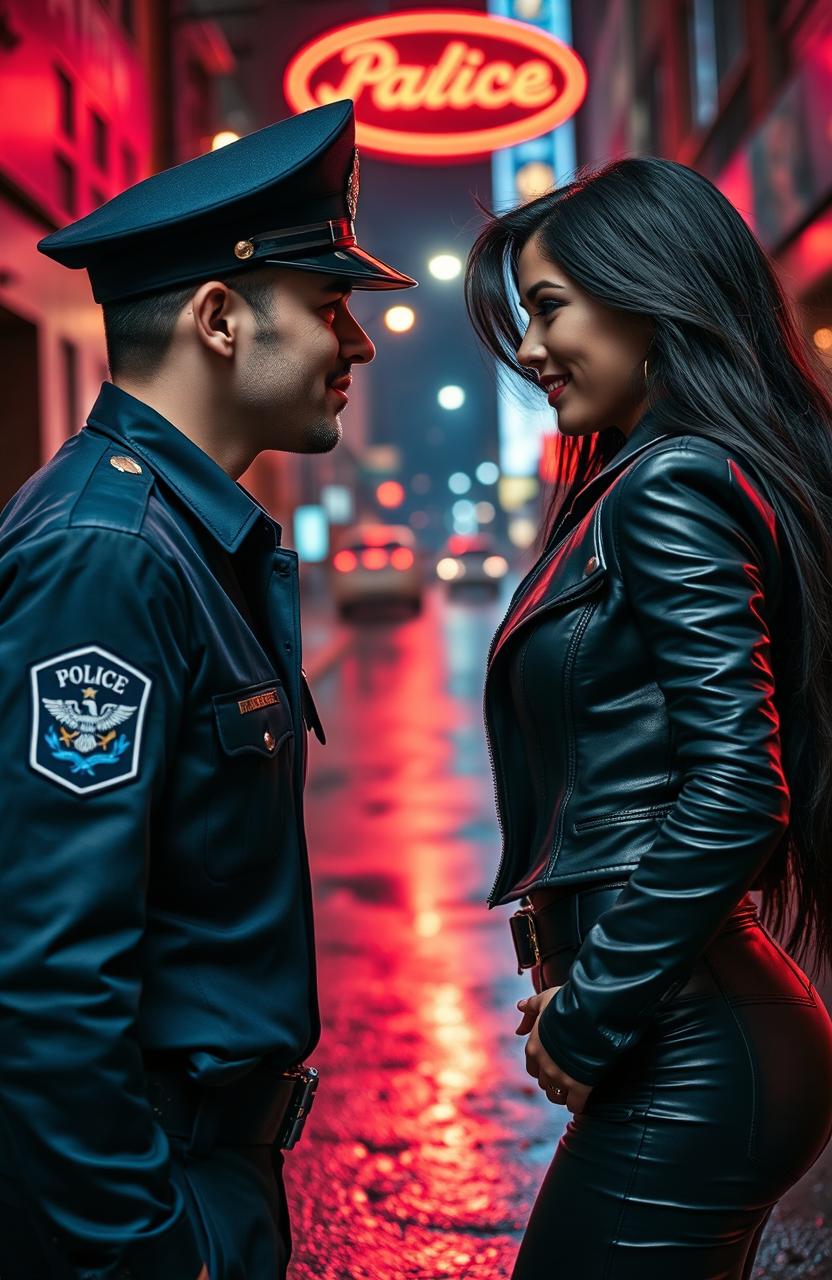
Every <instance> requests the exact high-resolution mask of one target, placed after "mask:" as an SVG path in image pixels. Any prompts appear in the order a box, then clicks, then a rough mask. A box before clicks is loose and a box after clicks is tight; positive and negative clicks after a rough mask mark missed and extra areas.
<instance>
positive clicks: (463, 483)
mask: <svg viewBox="0 0 832 1280" xmlns="http://www.w3.org/2000/svg"><path fill="white" fill-rule="evenodd" d="M448 488H449V489H450V491H451V493H467V492H468V490H469V489H470V488H471V477H470V476H467V475H466V474H465V472H464V471H455V472H454V473H453V475H452V476H449V477H448Z"/></svg>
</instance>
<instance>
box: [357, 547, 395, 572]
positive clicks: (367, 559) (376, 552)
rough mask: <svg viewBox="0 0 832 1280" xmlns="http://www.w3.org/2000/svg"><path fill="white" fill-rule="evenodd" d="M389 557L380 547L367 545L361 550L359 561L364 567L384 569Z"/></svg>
mask: <svg viewBox="0 0 832 1280" xmlns="http://www.w3.org/2000/svg"><path fill="white" fill-rule="evenodd" d="M389 561H390V557H389V555H388V554H387V552H386V551H384V550H383V549H382V548H381V547H368V548H367V550H366V551H362V552H361V563H362V564H363V566H364V568H365V569H384V568H385V567H386V566H387V564H388V563H389Z"/></svg>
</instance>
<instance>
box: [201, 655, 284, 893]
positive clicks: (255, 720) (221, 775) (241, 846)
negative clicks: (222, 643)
mask: <svg viewBox="0 0 832 1280" xmlns="http://www.w3.org/2000/svg"><path fill="white" fill-rule="evenodd" d="M212 702H213V711H214V724H215V727H216V748H217V770H216V786H217V794H216V802H215V803H214V804H212V805H211V806H210V809H209V813H208V815H207V820H206V830H205V869H206V871H207V873H208V875H209V876H210V877H211V879H212V880H220V881H227V880H232V879H236V878H237V877H238V876H244V875H248V874H250V873H251V872H252V871H255V870H257V869H258V868H263V867H264V866H266V865H268V864H274V863H276V862H277V860H278V858H279V857H280V856H281V852H282V850H283V847H284V845H285V844H286V841H287V839H289V838H290V835H291V832H292V831H293V829H294V797H293V790H292V763H293V747H294V730H293V727H292V716H291V712H290V709H289V704H288V701H287V698H286V694H285V692H284V690H283V686H282V685H281V684H280V682H279V681H276V680H271V681H266V682H264V683H261V684H255V685H247V686H246V687H245V688H243V689H235V690H232V691H231V692H229V693H222V694H217V695H216V696H215V697H214V698H213V699H212Z"/></svg>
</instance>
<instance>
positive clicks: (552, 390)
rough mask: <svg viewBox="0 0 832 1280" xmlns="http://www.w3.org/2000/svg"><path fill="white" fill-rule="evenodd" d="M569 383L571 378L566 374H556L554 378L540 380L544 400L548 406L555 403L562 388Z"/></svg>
mask: <svg viewBox="0 0 832 1280" xmlns="http://www.w3.org/2000/svg"><path fill="white" fill-rule="evenodd" d="M571 381H572V376H571V374H568V373H558V374H555V375H554V377H549V378H541V381H540V385H541V386H542V387H543V388H544V389H545V391H546V398H547V400H548V401H549V404H554V403H555V401H556V400H557V399H558V397H559V396H560V394H561V393H562V391H563V389H564V387H566V386H568V385H569V383H570V382H571Z"/></svg>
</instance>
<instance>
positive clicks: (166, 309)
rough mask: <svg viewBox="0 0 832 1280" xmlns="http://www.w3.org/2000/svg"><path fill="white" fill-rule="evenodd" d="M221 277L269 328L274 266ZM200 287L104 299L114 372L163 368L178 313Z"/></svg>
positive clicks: (142, 372) (137, 372)
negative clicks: (142, 295)
mask: <svg viewBox="0 0 832 1280" xmlns="http://www.w3.org/2000/svg"><path fill="white" fill-rule="evenodd" d="M217 278H218V279H220V280H221V281H222V283H223V284H227V285H228V286H229V288H231V289H233V290H234V291H235V293H239V294H240V296H241V297H242V298H244V299H245V301H246V302H247V303H248V305H249V306H250V307H251V309H252V311H253V312H254V315H255V318H256V320H257V323H258V325H259V326H261V327H262V328H265V327H266V326H268V325H269V324H270V323H271V321H272V320H273V319H274V313H273V301H274V299H273V293H272V284H273V281H274V273H273V271H272V270H271V269H270V268H268V267H266V268H262V269H259V270H257V269H255V270H254V271H238V272H236V273H235V274H234V275H230V276H222V277H217ZM198 288H199V282H198V283H196V284H191V285H186V286H185V287H184V288H181V287H180V288H178V289H169V290H168V291H167V292H166V293H151V294H147V295H146V296H145V297H142V298H125V299H124V300H123V301H118V300H117V301H115V302H107V303H105V304H104V307H103V311H104V337H105V339H106V342H107V362H108V364H109V366H110V377H111V378H117V377H119V376H120V375H123V374H131V375H133V376H134V377H139V378H147V377H150V376H151V375H152V374H154V373H155V372H156V371H157V370H158V368H159V366H160V365H161V363H162V361H163V360H164V358H165V355H166V354H167V350H168V347H169V346H170V343H171V339H172V338H173V330H174V328H175V326H176V321H177V319H178V318H179V313H180V312H181V310H182V308H183V307H184V306H185V305H186V304H187V303H188V302H189V301H190V299H191V298H192V297H193V295H194V293H195V292H196V290H197V289H198Z"/></svg>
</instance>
